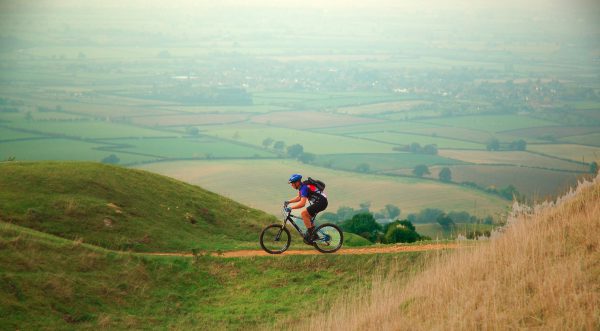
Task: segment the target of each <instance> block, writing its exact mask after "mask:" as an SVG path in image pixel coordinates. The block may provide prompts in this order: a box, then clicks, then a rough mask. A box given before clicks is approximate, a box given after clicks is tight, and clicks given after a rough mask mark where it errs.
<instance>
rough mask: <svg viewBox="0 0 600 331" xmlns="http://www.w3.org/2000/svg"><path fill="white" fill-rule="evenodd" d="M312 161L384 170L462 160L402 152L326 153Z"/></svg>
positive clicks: (341, 166) (353, 168)
mask: <svg viewBox="0 0 600 331" xmlns="http://www.w3.org/2000/svg"><path fill="white" fill-rule="evenodd" d="M314 163H315V165H319V166H324V167H328V168H334V169H340V170H350V171H352V170H356V169H357V167H358V166H360V165H367V166H368V171H369V172H384V171H389V170H393V169H399V168H409V169H410V170H412V169H413V168H414V167H415V166H417V165H419V164H427V165H453V164H462V163H463V162H462V161H458V160H452V159H448V158H443V157H440V156H437V155H426V154H414V153H404V152H402V153H394V154H375V153H372V154H350V153H344V154H327V155H319V156H318V157H317V159H316V161H315V162H314ZM363 171H364V170H363Z"/></svg>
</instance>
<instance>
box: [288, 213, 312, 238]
mask: <svg viewBox="0 0 600 331" xmlns="http://www.w3.org/2000/svg"><path fill="white" fill-rule="evenodd" d="M283 215H284V217H283V225H282V228H284V227H285V226H286V224H287V223H288V222H289V223H290V224H292V226H294V229H296V231H298V234H299V235H300V236H302V237H304V232H302V230H301V229H300V227H299V226H298V224H296V222H294V219H297V220H302V217H300V216H296V215H292V212H289V213H288V212H286V211H285V209H283ZM314 220H315V219H314V218H311V219H310V221H311V222H314Z"/></svg>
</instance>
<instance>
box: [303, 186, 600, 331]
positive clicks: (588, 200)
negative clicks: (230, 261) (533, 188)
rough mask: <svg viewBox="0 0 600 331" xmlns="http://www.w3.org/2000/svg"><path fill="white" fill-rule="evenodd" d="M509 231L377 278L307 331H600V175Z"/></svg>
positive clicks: (518, 219) (516, 221)
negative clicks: (421, 266) (412, 271)
mask: <svg viewBox="0 0 600 331" xmlns="http://www.w3.org/2000/svg"><path fill="white" fill-rule="evenodd" d="M559 201H561V202H559V203H557V204H556V205H550V206H545V207H539V208H534V209H533V210H529V211H527V212H525V213H523V214H520V215H518V216H516V217H515V218H514V219H513V220H512V222H511V223H510V225H509V226H508V227H507V228H506V231H505V233H503V234H502V235H501V236H499V237H496V238H495V239H493V240H490V242H489V243H485V244H483V245H478V246H477V247H476V248H472V249H463V250H458V251H456V252H453V253H449V254H450V255H449V256H440V258H439V260H438V261H437V263H433V264H432V265H431V266H430V267H428V268H426V269H425V270H423V272H420V273H417V274H416V276H415V277H413V278H412V280H411V281H409V282H408V283H406V282H403V281H402V280H398V279H396V278H395V279H389V280H387V281H383V282H375V283H374V284H373V287H372V290H370V291H365V292H363V293H361V294H358V295H357V293H352V294H349V297H348V298H346V300H342V301H341V302H340V303H339V304H338V305H337V306H336V307H334V308H333V309H332V310H331V311H330V312H329V313H328V314H326V315H325V316H323V317H322V318H318V319H313V321H315V323H313V324H311V325H303V326H301V329H314V330H321V329H334V330H489V329H499V330H508V329H511V330H512V329H523V328H526V329H527V328H534V329H543V330H598V329H600V314H599V311H600V176H599V177H597V178H596V180H595V182H594V184H593V185H580V187H579V188H578V190H577V192H576V193H573V194H570V195H567V196H566V197H564V198H562V199H560V200H559Z"/></svg>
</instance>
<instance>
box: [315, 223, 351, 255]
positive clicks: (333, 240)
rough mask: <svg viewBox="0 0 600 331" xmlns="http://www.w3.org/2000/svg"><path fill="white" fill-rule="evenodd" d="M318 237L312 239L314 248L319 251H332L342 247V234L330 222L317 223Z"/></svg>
mask: <svg viewBox="0 0 600 331" xmlns="http://www.w3.org/2000/svg"><path fill="white" fill-rule="evenodd" d="M316 233H317V236H318V237H319V238H318V239H316V240H314V241H313V243H314V246H315V248H316V249H317V250H318V251H319V252H321V253H333V252H335V251H337V250H338V249H340V248H341V247H342V244H343V243H344V234H343V233H342V230H340V228H339V227H338V226H337V225H335V224H331V223H325V224H322V225H319V226H318V227H317V229H316Z"/></svg>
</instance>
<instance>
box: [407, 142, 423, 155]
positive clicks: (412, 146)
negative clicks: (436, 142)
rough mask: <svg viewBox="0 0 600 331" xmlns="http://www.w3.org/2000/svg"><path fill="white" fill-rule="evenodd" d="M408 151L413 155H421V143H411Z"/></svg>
mask: <svg viewBox="0 0 600 331" xmlns="http://www.w3.org/2000/svg"><path fill="white" fill-rule="evenodd" d="M408 150H409V151H410V152H411V153H421V145H420V144H419V143H411V144H410V146H409V147H408Z"/></svg>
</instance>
